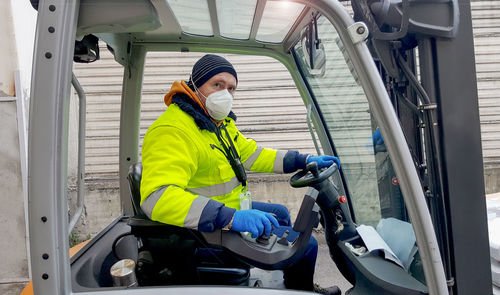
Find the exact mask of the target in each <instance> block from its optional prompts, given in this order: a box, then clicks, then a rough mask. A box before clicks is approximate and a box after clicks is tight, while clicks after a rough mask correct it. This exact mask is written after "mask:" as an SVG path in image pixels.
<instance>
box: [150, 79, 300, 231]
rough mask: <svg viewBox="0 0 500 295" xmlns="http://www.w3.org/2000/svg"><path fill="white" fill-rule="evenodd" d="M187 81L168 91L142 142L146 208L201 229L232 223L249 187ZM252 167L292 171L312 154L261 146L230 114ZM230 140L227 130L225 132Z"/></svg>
mask: <svg viewBox="0 0 500 295" xmlns="http://www.w3.org/2000/svg"><path fill="white" fill-rule="evenodd" d="M196 99H197V98H196V97H195V94H194V93H193V92H192V91H191V89H190V88H189V87H188V86H187V85H186V84H185V83H184V82H175V83H174V85H173V86H172V90H171V91H170V92H169V93H168V94H167V95H166V98H165V100H166V103H167V104H168V105H169V107H168V109H167V110H166V111H165V112H164V113H163V114H162V115H161V116H160V117H159V118H158V119H157V120H156V121H155V122H154V123H153V124H152V125H151V126H150V127H149V129H148V131H147V132H146V135H145V137H144V142H143V147H142V165H143V172H142V181H141V208H142V210H143V211H144V212H145V213H146V215H148V216H149V217H150V218H151V219H152V220H156V221H159V222H163V223H167V224H172V225H176V226H183V227H187V228H192V229H198V230H200V231H213V230H214V229H215V228H216V227H219V228H220V227H223V226H225V225H226V224H227V223H229V221H230V219H231V217H232V216H233V214H234V211H235V210H238V209H239V208H240V203H239V195H240V193H242V192H243V191H244V190H245V189H246V188H245V187H243V186H242V184H241V182H240V181H239V180H238V179H237V178H236V176H235V173H234V171H233V169H232V167H231V165H230V164H229V162H228V160H227V158H226V156H225V154H224V152H223V151H224V149H223V147H222V146H221V143H220V141H219V139H218V137H217V136H216V133H215V132H214V131H215V130H216V129H215V128H219V127H220V126H219V127H218V126H216V125H215V124H214V123H213V122H212V121H211V120H210V119H209V117H208V115H207V114H206V113H205V112H204V110H203V109H202V108H201V106H200V105H199V103H197V101H196ZM222 124H224V125H225V126H226V129H227V131H228V133H229V136H230V137H231V139H232V141H233V143H234V146H235V148H236V151H237V153H238V154H239V156H240V158H241V162H242V163H243V166H244V167H245V169H246V170H251V171H257V172H268V173H271V172H275V173H288V172H293V171H295V170H297V169H298V168H304V167H305V161H306V160H305V159H306V157H307V155H303V154H299V153H298V152H296V151H278V150H274V149H268V148H260V147H258V146H257V144H256V142H255V141H254V140H252V139H248V138H246V137H245V136H243V134H241V133H240V132H239V131H238V129H237V128H236V126H235V116H234V114H232V113H231V114H230V116H228V117H227V118H226V119H225V120H224V121H223V122H222ZM221 134H222V136H223V138H224V140H225V141H226V142H228V139H227V136H226V134H225V132H221Z"/></svg>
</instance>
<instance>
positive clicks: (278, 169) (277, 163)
mask: <svg viewBox="0 0 500 295" xmlns="http://www.w3.org/2000/svg"><path fill="white" fill-rule="evenodd" d="M286 153H287V151H278V152H277V153H276V159H275V160H274V165H273V170H274V173H285V171H283V159H284V158H285V155H286Z"/></svg>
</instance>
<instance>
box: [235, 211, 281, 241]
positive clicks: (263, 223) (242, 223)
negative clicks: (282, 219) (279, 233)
mask: <svg viewBox="0 0 500 295" xmlns="http://www.w3.org/2000/svg"><path fill="white" fill-rule="evenodd" d="M271 224H272V225H271ZM272 226H274V227H279V223H278V221H277V220H276V218H274V216H272V215H271V214H269V213H266V212H263V211H260V210H255V209H252V210H238V211H236V212H235V213H234V217H233V225H232V227H231V229H232V230H234V231H237V232H250V233H251V234H252V237H254V238H257V237H260V236H261V235H262V234H263V233H264V234H265V235H266V236H269V235H271V229H272Z"/></svg>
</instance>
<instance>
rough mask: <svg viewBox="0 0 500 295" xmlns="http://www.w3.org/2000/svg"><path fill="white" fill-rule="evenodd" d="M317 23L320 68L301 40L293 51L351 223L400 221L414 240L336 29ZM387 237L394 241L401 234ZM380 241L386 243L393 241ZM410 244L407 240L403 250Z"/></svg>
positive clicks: (391, 171) (321, 21) (381, 144)
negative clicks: (329, 145)
mask: <svg viewBox="0 0 500 295" xmlns="http://www.w3.org/2000/svg"><path fill="white" fill-rule="evenodd" d="M317 26H318V28H317V31H318V39H319V40H320V42H321V43H322V44H323V46H324V54H325V66H324V69H322V71H318V70H317V69H315V70H311V69H310V66H309V64H310V62H309V58H310V56H309V55H308V53H307V50H304V47H305V46H307V43H306V42H299V43H298V44H297V45H296V46H295V48H294V53H295V55H296V57H297V59H298V64H299V67H300V68H301V69H302V73H303V76H304V78H305V80H306V83H307V84H308V86H309V87H310V90H311V93H312V95H313V98H314V100H315V102H316V106H317V107H318V109H319V112H320V113H321V115H322V117H323V123H324V126H325V129H326V132H327V133H329V135H330V138H331V139H332V141H333V145H334V148H335V152H336V155H337V156H338V157H339V158H340V161H341V163H342V173H343V176H344V186H345V187H346V192H347V193H348V196H349V198H350V200H351V204H352V210H353V212H354V216H355V223H356V225H357V226H360V225H367V226H373V227H375V228H376V229H377V231H379V233H380V232H381V231H383V229H382V227H383V225H384V224H386V222H387V220H389V221H391V222H392V221H394V220H395V219H397V220H401V221H404V222H400V224H402V225H403V226H404V227H406V228H409V229H410V233H408V236H406V237H404V239H406V238H408V239H409V240H410V241H415V237H414V233H413V230H412V229H411V226H410V224H409V223H408V222H409V219H408V217H407V214H406V210H405V206H404V202H403V197H402V194H401V190H400V188H399V182H398V178H397V176H396V174H395V172H394V169H393V166H392V162H391V159H390V157H389V154H388V152H387V150H386V147H385V144H384V141H383V138H382V136H381V135H380V131H379V130H378V128H377V124H376V122H375V119H374V117H373V116H372V115H371V111H370V106H369V104H368V100H367V98H366V95H365V93H364V91H363V88H362V87H361V86H360V85H359V84H358V82H357V80H356V74H355V72H354V69H353V68H352V65H351V64H350V62H349V60H348V58H346V57H347V54H345V53H344V52H343V45H342V42H341V40H340V38H339V36H338V34H337V32H336V30H335V28H334V27H333V26H332V25H331V23H330V22H329V21H328V20H327V19H326V18H325V17H323V16H321V17H319V18H318V20H317ZM323 144H324V143H323ZM397 222H399V221H396V223H397ZM381 235H383V234H381ZM388 239H389V240H391V239H395V241H397V240H400V239H403V236H401V237H392V238H391V237H389V238H388ZM384 240H386V242H387V243H388V244H390V243H392V242H393V241H387V239H386V238H384ZM389 246H390V245H389ZM413 247H415V246H414V244H412V243H411V242H409V245H408V246H406V248H407V249H406V250H410V248H413ZM410 252H411V251H410ZM413 254H415V253H413ZM413 254H411V256H412V257H410V258H407V257H404V258H403V260H404V259H407V261H406V262H403V263H407V264H408V265H407V267H405V268H407V270H408V269H409V264H411V262H412V261H414V258H413V257H414V256H413ZM397 255H398V254H397ZM405 255H406V254H405ZM413 275H414V276H415V274H413ZM422 280H423V278H422Z"/></svg>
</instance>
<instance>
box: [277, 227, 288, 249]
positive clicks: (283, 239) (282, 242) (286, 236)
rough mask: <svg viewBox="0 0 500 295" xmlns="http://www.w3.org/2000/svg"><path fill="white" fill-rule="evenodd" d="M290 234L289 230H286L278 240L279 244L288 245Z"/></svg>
mask: <svg viewBox="0 0 500 295" xmlns="http://www.w3.org/2000/svg"><path fill="white" fill-rule="evenodd" d="M289 234H290V231H289V230H286V231H285V233H284V234H283V236H282V237H281V239H279V240H278V244H280V245H283V246H288V240H287V238H288V235H289Z"/></svg>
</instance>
